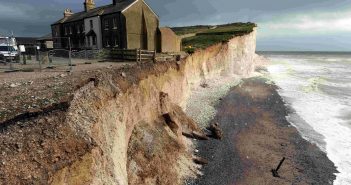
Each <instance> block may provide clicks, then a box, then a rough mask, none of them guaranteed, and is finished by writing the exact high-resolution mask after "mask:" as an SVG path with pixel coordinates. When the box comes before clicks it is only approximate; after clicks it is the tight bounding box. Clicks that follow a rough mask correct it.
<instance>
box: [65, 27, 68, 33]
mask: <svg viewBox="0 0 351 185" xmlns="http://www.w3.org/2000/svg"><path fill="white" fill-rule="evenodd" d="M67 34H68V27H67V26H66V27H65V35H67Z"/></svg>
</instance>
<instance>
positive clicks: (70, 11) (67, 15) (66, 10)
mask: <svg viewBox="0 0 351 185" xmlns="http://www.w3.org/2000/svg"><path fill="white" fill-rule="evenodd" d="M71 15H73V12H72V10H71V9H69V8H66V9H65V11H64V12H63V17H65V18H66V17H69V16H71Z"/></svg>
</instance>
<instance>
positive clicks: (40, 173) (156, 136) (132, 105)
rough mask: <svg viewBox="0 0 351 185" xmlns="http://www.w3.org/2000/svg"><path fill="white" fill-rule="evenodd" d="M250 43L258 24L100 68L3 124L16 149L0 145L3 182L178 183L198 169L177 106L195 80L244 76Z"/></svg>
mask: <svg viewBox="0 0 351 185" xmlns="http://www.w3.org/2000/svg"><path fill="white" fill-rule="evenodd" d="M255 49H256V30H254V31H253V32H252V33H250V34H247V35H244V36H240V37H234V38H232V39H231V40H229V41H228V42H223V43H220V44H217V45H214V46H211V47H209V48H207V49H205V50H200V51H196V52H195V53H194V54H192V55H190V56H188V57H186V58H184V59H182V60H181V61H178V62H176V61H168V62H158V63H155V64H151V63H147V64H140V65H137V66H132V67H126V68H122V69H118V70H115V71H114V72H113V73H111V72H106V71H101V72H100V73H99V75H97V76H96V77H94V78H92V79H90V82H89V83H87V84H86V85H85V86H83V87H81V88H80V89H79V90H78V91H76V93H75V94H74V96H73V97H71V98H68V99H67V101H66V102H64V103H62V104H60V105H57V106H56V107H54V108H53V109H52V110H50V111H46V112H45V113H44V112H43V113H40V114H37V115H36V116H33V117H31V118H24V119H22V120H16V121H13V123H11V124H9V125H8V126H7V128H6V129H3V130H2V132H1V133H0V139H3V140H2V143H1V144H2V145H8V146H9V148H11V149H13V150H8V151H2V152H7V153H6V155H1V153H0V160H1V161H2V164H0V184H77V185H78V184H82V185H83V184H84V185H86V184H120V185H127V184H181V183H182V182H183V180H184V179H185V178H187V177H189V176H194V175H196V173H197V169H196V166H195V165H194V164H193V162H192V150H191V143H190V140H188V139H186V138H185V137H184V136H183V135H182V133H184V132H185V133H192V132H193V131H196V132H199V133H201V130H200V129H199V128H198V126H197V125H196V123H195V122H194V121H193V120H191V119H190V118H188V117H187V116H186V115H185V113H184V112H183V109H182V108H184V106H185V105H186V101H187V98H188V97H189V95H190V93H191V89H192V87H194V86H199V85H200V83H201V82H203V81H204V80H206V79H211V78H214V77H218V76H224V75H232V74H236V75H240V76H243V77H245V76H248V75H249V74H251V73H252V72H253V71H254V69H255V66H256V65H257V64H258V63H259V57H258V56H257V55H256V54H255ZM5 135H6V137H3V136H5ZM9 135H11V136H10V137H9ZM11 138H12V139H11ZM14 138H16V140H15V139H14ZM18 138H20V139H18ZM4 156H7V157H4ZM9 156H11V157H9Z"/></svg>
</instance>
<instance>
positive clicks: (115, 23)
mask: <svg viewBox="0 0 351 185" xmlns="http://www.w3.org/2000/svg"><path fill="white" fill-rule="evenodd" d="M112 25H113V29H115V30H116V29H117V28H118V27H117V18H115V17H114V18H113V19H112Z"/></svg>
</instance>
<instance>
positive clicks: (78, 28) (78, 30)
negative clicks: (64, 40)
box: [76, 25, 80, 33]
mask: <svg viewBox="0 0 351 185" xmlns="http://www.w3.org/2000/svg"><path fill="white" fill-rule="evenodd" d="M76 27H77V33H80V25H77V26H76Z"/></svg>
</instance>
